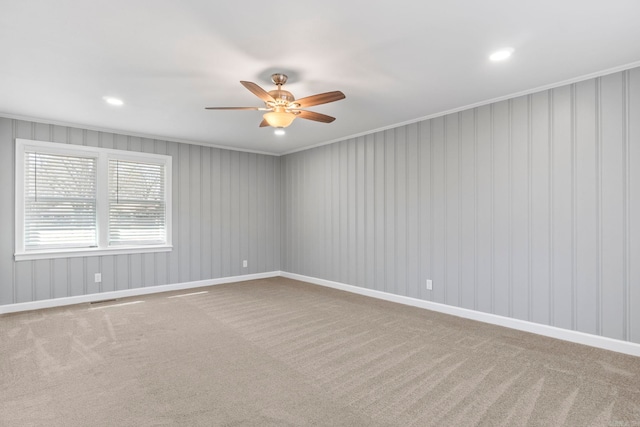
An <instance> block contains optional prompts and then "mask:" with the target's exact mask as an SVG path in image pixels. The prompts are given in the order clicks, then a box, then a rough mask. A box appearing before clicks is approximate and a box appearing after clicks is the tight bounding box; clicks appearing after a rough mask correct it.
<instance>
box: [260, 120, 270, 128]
mask: <svg viewBox="0 0 640 427" xmlns="http://www.w3.org/2000/svg"><path fill="white" fill-rule="evenodd" d="M265 126H269V123H267V121H266V120H264V119H262V121H261V122H260V127H261V128H263V127H265Z"/></svg>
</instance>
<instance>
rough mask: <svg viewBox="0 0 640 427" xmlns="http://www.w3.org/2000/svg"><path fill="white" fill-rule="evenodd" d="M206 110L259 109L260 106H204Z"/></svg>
mask: <svg viewBox="0 0 640 427" xmlns="http://www.w3.org/2000/svg"><path fill="white" fill-rule="evenodd" d="M204 109H205V110H259V109H260V107H204Z"/></svg>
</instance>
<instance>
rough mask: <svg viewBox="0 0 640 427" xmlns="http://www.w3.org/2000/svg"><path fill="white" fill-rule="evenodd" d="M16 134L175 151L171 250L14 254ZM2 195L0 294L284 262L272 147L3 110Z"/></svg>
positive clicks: (39, 294)
mask: <svg viewBox="0 0 640 427" xmlns="http://www.w3.org/2000/svg"><path fill="white" fill-rule="evenodd" d="M15 138H26V139H36V140H42V141H52V142H61V143H68V144H79V145H91V146H99V147H106V148H116V149H122V150H131V151H143V152H150V153H158V154H169V155H171V156H172V157H173V224H172V228H173V246H174V248H173V251H172V252H161V253H152V254H133V255H115V256H93V257H82V258H65V259H52V260H36V261H20V262H14V260H13V253H14V242H13V236H14V215H15V212H14V211H15V205H14V204H15V198H14V158H15V154H14V153H15V143H14V141H15ZM0 200H2V201H3V203H2V204H0V236H2V238H0V304H11V303H18V302H27V301H35V300H42V299H49V298H60V297H67V296H74V295H83V294H91V293H97V292H106V291H113V290H122V289H131V288H138V287H145V286H157V285H164V284H172V283H183V282H190V281H196V280H205V279H212V278H219V277H226V276H236V275H243V274H252V273H260V272H268V271H277V270H280V253H281V251H280V224H281V222H280V202H279V201H280V158H278V157H274V156H265V155H260V154H251V153H244V152H238V151H229V150H222V149H218V148H209V147H202V146H198V145H188V144H180V143H175V142H167V141H160V140H151V139H145V138H138V137H131V136H125V135H116V134H111V133H105V132H95V131H90V130H83V129H77V128H69V127H62V126H54V125H48V124H41V123H34V122H26V121H19V120H11V119H7V118H2V117H0ZM245 259H246V260H248V268H242V260H245ZM96 272H102V283H101V284H96V283H94V280H93V276H94V273H96Z"/></svg>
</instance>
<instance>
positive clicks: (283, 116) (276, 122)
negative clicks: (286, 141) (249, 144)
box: [262, 108, 296, 128]
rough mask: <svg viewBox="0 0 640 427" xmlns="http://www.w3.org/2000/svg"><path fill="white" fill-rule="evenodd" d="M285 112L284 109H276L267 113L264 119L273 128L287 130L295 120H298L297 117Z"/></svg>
mask: <svg viewBox="0 0 640 427" xmlns="http://www.w3.org/2000/svg"><path fill="white" fill-rule="evenodd" d="M283 110H284V109H283V108H276V111H270V112H268V113H265V114H264V116H262V118H263V119H265V120H266V122H267V123H269V126H271V127H274V128H286V127H287V126H289V125H290V124H291V123H293V119H295V118H296V115H295V114H293V113H288V112H286V111H283Z"/></svg>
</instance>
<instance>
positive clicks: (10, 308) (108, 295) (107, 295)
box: [0, 271, 281, 314]
mask: <svg viewBox="0 0 640 427" xmlns="http://www.w3.org/2000/svg"><path fill="white" fill-rule="evenodd" d="M280 275H281V274H280V272H279V271H269V272H266V273H256V274H245V275H242V276H230V277H220V278H217V279H208V280H198V281H195V282H184V283H174V284H171V285H160V286H150V287H147V288H134V289H124V290H120V291H109V292H101V293H98V294H88V295H77V296H73V297H65V298H55V299H46V300H41V301H30V302H21V303H17V304H7V305H0V314H5V313H16V312H19V311H30V310H38V309H41V308H51V307H61V306H65V305H72V304H81V303H85V302H94V301H103V300H107V299H116V298H126V297H135V296H140V295H149V294H156V293H160V292H168V291H180V290H183V289H193V288H201V287H203V286H213V285H221V284H223V283H232V282H244V281H247V280H255V279H266V278H268V277H278V276H280Z"/></svg>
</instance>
